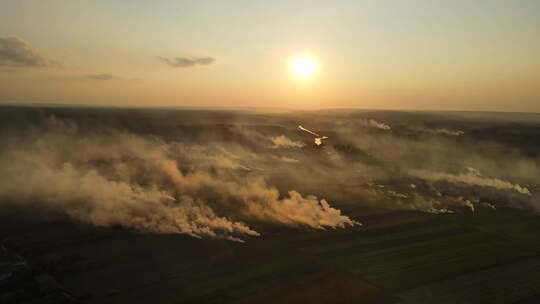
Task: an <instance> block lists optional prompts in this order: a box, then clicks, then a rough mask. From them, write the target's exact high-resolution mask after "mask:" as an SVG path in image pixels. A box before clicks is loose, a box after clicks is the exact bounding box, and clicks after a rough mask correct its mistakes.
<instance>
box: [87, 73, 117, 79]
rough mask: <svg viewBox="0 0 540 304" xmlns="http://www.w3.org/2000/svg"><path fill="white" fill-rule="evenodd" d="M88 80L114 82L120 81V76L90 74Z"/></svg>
mask: <svg viewBox="0 0 540 304" xmlns="http://www.w3.org/2000/svg"><path fill="white" fill-rule="evenodd" d="M86 78H88V79H93V80H114V79H119V77H118V76H115V75H112V74H107V73H103V74H89V75H86Z"/></svg>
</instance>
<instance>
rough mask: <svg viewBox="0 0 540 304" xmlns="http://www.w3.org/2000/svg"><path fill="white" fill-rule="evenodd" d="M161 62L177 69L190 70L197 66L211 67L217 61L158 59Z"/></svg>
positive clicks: (202, 58)
mask: <svg viewBox="0 0 540 304" xmlns="http://www.w3.org/2000/svg"><path fill="white" fill-rule="evenodd" d="M158 58H159V59H160V60H161V61H163V62H165V63H166V64H168V65H170V66H172V67H175V68H190V67H194V66H197V65H210V64H212V63H214V62H215V61H216V60H215V59H214V58H212V57H172V58H167V57H158Z"/></svg>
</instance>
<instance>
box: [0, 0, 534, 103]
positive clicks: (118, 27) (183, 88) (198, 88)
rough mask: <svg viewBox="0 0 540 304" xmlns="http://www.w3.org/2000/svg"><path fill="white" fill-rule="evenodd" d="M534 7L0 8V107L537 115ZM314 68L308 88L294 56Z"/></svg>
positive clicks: (522, 1) (496, 1) (74, 4)
mask: <svg viewBox="0 0 540 304" xmlns="http://www.w3.org/2000/svg"><path fill="white" fill-rule="evenodd" d="M539 12H540V2H538V1H526V0H516V1H502V0H493V1H482V2H474V3H471V1H453V2H451V3H448V2H447V1H427V0H425V1H422V0H414V1H407V2H405V1H294V2H291V1H272V2H266V1H264V2H263V1H227V2H216V1H197V2H184V1H163V2H160V5H159V6H158V5H156V4H152V3H151V2H148V1H130V2H122V3H120V2H113V3H110V2H109V1H92V2H79V1H37V0H36V1H11V0H7V1H2V2H1V3H0V102H2V103H68V104H84V105H112V106H209V107H213V106H219V107H227V106H249V107H258V106H263V107H272V106H274V107H291V108H309V109H311V108H327V107H331V108H339V107H359V108H378V109H420V110H445V109H451V110H493V111H540V57H539V56H540V55H539V54H540V39H538V37H540V13H539ZM305 53H307V54H310V55H312V57H313V58H315V59H316V61H317V66H318V68H317V70H316V72H315V73H314V74H313V75H312V76H311V77H310V78H309V79H303V80H302V79H299V77H298V76H297V75H296V76H295V74H294V73H291V70H290V63H289V62H290V58H291V57H293V56H295V55H297V54H305Z"/></svg>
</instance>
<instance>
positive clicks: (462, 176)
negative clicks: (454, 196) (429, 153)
mask: <svg viewBox="0 0 540 304" xmlns="http://www.w3.org/2000/svg"><path fill="white" fill-rule="evenodd" d="M410 173H411V175H412V176H415V177H418V178H421V179H424V180H430V181H446V182H449V183H464V184H467V185H471V186H478V187H491V188H495V189H500V190H513V191H517V192H518V193H521V194H526V195H531V192H530V191H529V189H527V188H526V187H522V186H520V185H518V184H512V183H511V182H508V181H505V180H501V179H498V178H486V177H482V176H481V175H479V173H478V174H477V173H476V172H471V171H469V172H467V173H459V174H451V173H445V172H432V171H428V170H422V169H418V170H411V172H410Z"/></svg>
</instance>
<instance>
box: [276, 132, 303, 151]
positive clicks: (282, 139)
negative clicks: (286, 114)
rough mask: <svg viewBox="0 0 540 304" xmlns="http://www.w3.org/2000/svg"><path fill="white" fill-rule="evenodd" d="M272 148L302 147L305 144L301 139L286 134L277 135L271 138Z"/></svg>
mask: <svg viewBox="0 0 540 304" xmlns="http://www.w3.org/2000/svg"><path fill="white" fill-rule="evenodd" d="M271 140H272V144H273V145H272V146H271V147H272V148H274V149H278V148H302V147H303V146H305V144H304V143H303V142H301V141H294V140H292V139H290V138H288V137H287V136H285V135H280V136H275V137H272V138H271Z"/></svg>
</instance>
